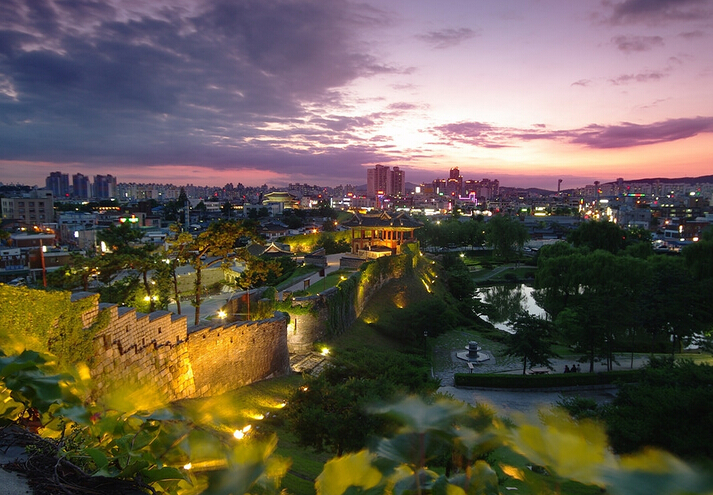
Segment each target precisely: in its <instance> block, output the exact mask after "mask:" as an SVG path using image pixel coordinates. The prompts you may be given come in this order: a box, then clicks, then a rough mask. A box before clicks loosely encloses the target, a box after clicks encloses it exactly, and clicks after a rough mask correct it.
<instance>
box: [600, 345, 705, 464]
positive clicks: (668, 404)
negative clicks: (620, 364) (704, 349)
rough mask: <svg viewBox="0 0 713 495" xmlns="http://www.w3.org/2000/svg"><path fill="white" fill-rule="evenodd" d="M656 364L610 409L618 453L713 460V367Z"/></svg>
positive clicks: (606, 416) (668, 362)
mask: <svg viewBox="0 0 713 495" xmlns="http://www.w3.org/2000/svg"><path fill="white" fill-rule="evenodd" d="M651 363H652V365H651V366H648V367H647V368H644V369H642V370H640V379H639V380H638V381H637V383H636V384H629V385H624V386H622V387H621V388H620V390H619V392H618V393H617V395H616V397H615V398H614V400H613V401H612V403H611V405H610V406H609V407H607V408H606V409H605V410H604V414H603V416H604V420H605V421H606V425H607V432H608V434H609V439H610V441H611V444H612V447H613V448H614V450H615V452H616V453H619V454H628V453H632V452H637V451H639V450H641V449H644V448H650V447H658V448H661V449H665V450H667V451H669V452H672V453H674V454H676V455H679V456H682V457H684V458H687V459H690V460H696V461H700V459H701V456H704V457H705V458H707V459H708V460H713V430H712V429H711V428H710V425H711V424H713V423H712V422H713V409H712V408H711V407H710V405H711V404H713V367H712V366H710V365H708V364H694V363H693V362H691V361H678V362H675V363H674V361H673V360H671V359H665V360H661V359H655V360H653V361H652V362H651Z"/></svg>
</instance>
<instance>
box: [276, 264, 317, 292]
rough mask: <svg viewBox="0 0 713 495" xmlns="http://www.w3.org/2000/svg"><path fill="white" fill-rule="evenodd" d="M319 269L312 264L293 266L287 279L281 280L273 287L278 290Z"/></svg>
mask: <svg viewBox="0 0 713 495" xmlns="http://www.w3.org/2000/svg"><path fill="white" fill-rule="evenodd" d="M318 271H319V268H317V267H316V266H314V265H303V266H298V267H297V268H295V271H294V273H293V274H292V275H291V276H290V278H288V279H287V280H283V281H282V282H280V283H279V284H277V286H275V289H277V290H278V291H280V290H284V289H286V288H288V287H290V286H292V285H294V284H295V283H296V282H297V281H298V280H300V279H302V278H304V277H306V276H307V275H312V274H314V273H317V272H318Z"/></svg>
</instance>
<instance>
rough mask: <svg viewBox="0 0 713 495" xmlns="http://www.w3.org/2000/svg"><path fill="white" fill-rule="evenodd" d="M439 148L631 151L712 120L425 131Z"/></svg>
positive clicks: (462, 125) (455, 126) (460, 125)
mask: <svg viewBox="0 0 713 495" xmlns="http://www.w3.org/2000/svg"><path fill="white" fill-rule="evenodd" d="M428 131H429V132H431V133H432V134H434V135H435V136H436V137H437V138H439V139H440V143H441V144H466V145H470V146H478V147H483V148H504V147H513V146H517V145H518V144H519V143H520V142H527V141H535V140H551V141H562V142H567V143H572V144H581V145H584V146H586V147H588V148H597V149H609V148H630V147H634V146H645V145H650V144H656V143H665V142H671V141H677V140H680V139H686V138H689V137H693V136H696V135H698V134H702V133H709V132H713V117H695V118H681V119H669V120H665V121H662V122H654V123H652V124H633V123H630V122H624V123H621V124H618V125H610V126H603V125H598V124H591V125H589V126H586V127H583V128H579V129H567V130H550V129H548V128H547V127H546V126H544V125H542V124H536V125H533V126H532V127H531V128H529V129H518V128H512V127H497V126H493V125H491V124H487V123H483V122H457V123H451V124H445V125H441V126H437V127H433V128H431V129H428Z"/></svg>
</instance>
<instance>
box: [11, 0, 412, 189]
mask: <svg viewBox="0 0 713 495" xmlns="http://www.w3.org/2000/svg"><path fill="white" fill-rule="evenodd" d="M112 5H115V7H112ZM125 5H126V4H125V3H116V4H112V3H109V2H95V1H92V0H80V1H68V0H4V1H3V2H0V159H2V160H37V161H53V160H54V161H59V162H66V163H87V164H102V163H107V164H113V165H115V166H121V165H123V164H126V165H163V164H170V163H173V164H175V165H190V166H199V167H201V166H202V167H207V168H226V169H227V168H234V169H236V170H239V169H240V168H241V167H244V168H258V169H260V168H261V169H264V170H276V171H284V172H285V173H290V172H294V171H296V170H297V169H300V171H301V172H302V173H303V174H305V175H314V176H322V177H325V178H329V179H332V178H333V176H334V174H333V170H331V166H330V165H329V164H330V163H332V164H336V163H338V164H341V165H343V166H344V175H345V177H347V178H348V177H349V174H352V177H354V176H355V174H356V175H358V177H361V176H362V175H363V173H362V172H363V170H362V169H361V164H362V163H371V162H376V161H384V162H388V161H389V160H390V159H391V156H390V152H386V151H384V148H382V147H381V143H372V142H369V141H368V139H367V138H366V137H365V136H366V135H367V134H368V133H369V132H370V131H372V129H373V127H374V125H375V122H378V118H377V116H375V115H364V116H360V115H352V114H351V113H352V112H353V110H351V109H350V108H348V107H347V105H346V103H345V101H346V100H345V96H344V94H342V92H341V91H340V89H339V88H342V87H345V86H348V85H349V84H350V83H351V82H352V81H354V80H356V79H358V78H368V77H371V76H374V75H377V74H385V73H386V74H392V73H404V72H408V70H409V69H407V68H398V67H394V66H392V65H389V64H388V63H383V62H382V61H380V60H378V59H377V58H376V57H375V56H374V55H372V54H371V53H370V52H369V51H368V45H366V44H364V43H362V41H361V40H360V39H359V29H360V28H361V27H362V26H364V25H382V24H384V23H387V22H388V15H387V14H385V13H384V12H381V11H378V10H376V9H375V8H373V7H370V6H367V5H363V4H356V3H352V2H347V1H346V0H330V1H329V2H315V1H309V0H296V1H271V2H264V1H261V0H245V1H241V2H233V1H228V0H208V1H204V2H198V3H193V2H167V3H165V4H158V3H156V4H154V3H149V5H146V4H144V5H142V4H132V7H131V9H130V10H129V9H128V7H125ZM122 9H124V10H122ZM401 105H402V106H401V107H400V108H398V107H395V108H394V109H392V110H399V111H402V112H404V111H408V110H410V108H409V107H408V106H406V104H401ZM375 119H376V120H375ZM39 137H41V138H39Z"/></svg>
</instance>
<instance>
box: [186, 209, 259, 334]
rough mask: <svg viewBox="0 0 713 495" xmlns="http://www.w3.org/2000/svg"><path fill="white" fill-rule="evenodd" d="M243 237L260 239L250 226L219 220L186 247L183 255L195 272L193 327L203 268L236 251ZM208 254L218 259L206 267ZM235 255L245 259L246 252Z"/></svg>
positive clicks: (196, 321) (201, 284)
mask: <svg viewBox="0 0 713 495" xmlns="http://www.w3.org/2000/svg"><path fill="white" fill-rule="evenodd" d="M243 236H248V237H251V238H252V239H254V240H259V239H260V237H259V236H258V234H257V232H256V231H255V229H254V227H252V225H251V224H247V223H243V222H238V221H234V220H219V221H217V222H213V223H211V224H210V225H209V226H208V228H207V229H206V230H205V232H201V233H200V234H198V236H197V237H196V238H195V239H193V241H192V242H191V243H190V244H188V245H187V246H186V249H185V255H186V257H187V259H188V261H189V262H190V264H191V266H192V267H193V268H194V270H195V272H196V279H195V282H194V299H193V301H192V304H193V306H195V308H196V316H195V320H194V321H195V325H198V323H199V322H200V307H201V297H202V291H203V281H202V278H201V277H202V272H203V268H204V267H206V266H210V265H213V264H215V263H217V262H222V261H223V259H224V258H225V257H226V256H227V255H228V253H231V252H233V251H234V250H235V249H236V248H235V245H236V243H237V242H238V240H239V239H240V238H241V237H243ZM208 253H210V254H211V255H213V256H216V257H218V259H217V260H214V261H212V262H210V263H209V264H207V265H206V263H204V259H205V257H206V255H207V254H208ZM236 255H237V256H238V257H240V256H242V257H244V258H245V259H247V251H246V250H245V249H238V250H237V251H236Z"/></svg>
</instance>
